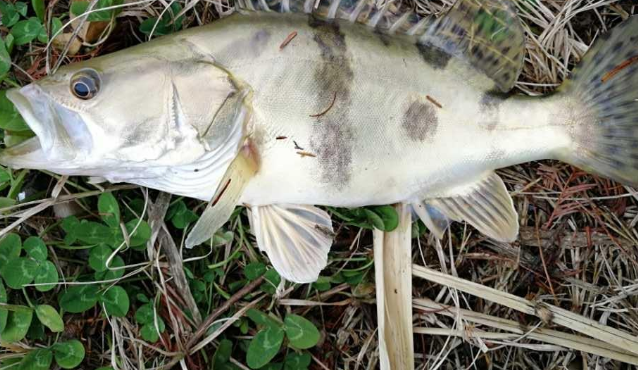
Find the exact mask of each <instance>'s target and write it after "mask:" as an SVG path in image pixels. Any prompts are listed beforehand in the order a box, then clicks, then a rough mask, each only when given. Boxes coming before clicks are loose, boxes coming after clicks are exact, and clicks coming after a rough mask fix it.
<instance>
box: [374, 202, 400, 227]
mask: <svg viewBox="0 0 638 370" xmlns="http://www.w3.org/2000/svg"><path fill="white" fill-rule="evenodd" d="M372 210H373V211H374V213H376V214H377V215H379V216H380V217H381V219H382V220H383V227H384V228H383V229H381V230H383V231H392V230H394V229H396V228H397V226H399V214H398V213H397V211H396V209H394V207H392V206H378V207H373V208H372Z"/></svg>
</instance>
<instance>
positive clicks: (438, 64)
mask: <svg viewBox="0 0 638 370" xmlns="http://www.w3.org/2000/svg"><path fill="white" fill-rule="evenodd" d="M416 47H417V49H419V54H420V55H421V58H423V60H424V61H425V62H426V63H428V64H429V65H431V66H432V67H433V68H434V69H444V68H445V67H446V66H447V64H448V63H449V62H450V58H452V56H451V55H450V54H449V53H447V52H445V50H443V49H441V48H439V47H437V46H434V45H432V44H424V43H421V42H417V43H416Z"/></svg>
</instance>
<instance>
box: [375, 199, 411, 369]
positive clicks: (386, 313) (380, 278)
mask: <svg viewBox="0 0 638 370" xmlns="http://www.w3.org/2000/svg"><path fill="white" fill-rule="evenodd" d="M396 210H397V212H398V214H399V226H398V227H397V229H396V230H394V231H392V232H389V233H385V232H383V231H380V230H374V235H373V238H374V239H373V241H374V266H375V277H376V289H377V320H378V321H379V359H380V367H381V370H393V369H401V370H413V369H414V341H413V332H412V331H413V329H412V220H411V215H410V212H409V208H408V206H406V205H403V204H400V205H397V206H396Z"/></svg>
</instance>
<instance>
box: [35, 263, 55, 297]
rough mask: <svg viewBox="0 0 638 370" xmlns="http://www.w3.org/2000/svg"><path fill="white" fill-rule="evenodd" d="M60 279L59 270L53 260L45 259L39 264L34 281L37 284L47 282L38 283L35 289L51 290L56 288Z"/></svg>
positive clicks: (41, 290)
mask: <svg viewBox="0 0 638 370" xmlns="http://www.w3.org/2000/svg"><path fill="white" fill-rule="evenodd" d="M58 279H59V276H58V270H57V269H56V268H55V265H54V264H53V262H51V261H44V262H42V263H40V265H39V266H38V269H37V271H36V274H35V279H34V280H33V282H34V283H36V284H46V285H36V286H35V289H37V290H38V291H40V292H48V291H49V290H51V289H53V288H55V286H56V285H57V283H58Z"/></svg>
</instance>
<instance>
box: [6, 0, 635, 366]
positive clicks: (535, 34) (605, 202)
mask: <svg viewBox="0 0 638 370" xmlns="http://www.w3.org/2000/svg"><path fill="white" fill-rule="evenodd" d="M453 2H454V1H453V0H439V1H428V0H419V1H417V4H416V5H417V8H418V10H419V11H420V12H421V13H423V14H434V15H440V14H442V13H444V12H445V10H446V9H447V8H449V7H450V6H451V5H452V3H453ZM180 3H182V5H183V8H184V11H183V13H184V14H185V15H186V21H185V24H187V25H189V27H192V26H196V25H199V24H205V23H208V22H211V21H214V20H215V19H217V18H219V17H222V16H225V15H228V14H230V12H231V10H230V6H229V4H228V3H226V2H224V1H209V0H187V1H184V2H181V1H180ZM624 3H628V2H627V1H601V0H526V1H523V0H520V2H519V3H518V6H519V11H520V16H521V18H522V20H523V21H524V23H525V28H526V30H527V51H528V52H527V56H526V64H525V68H524V70H523V74H522V76H521V78H520V81H519V83H518V85H517V88H518V90H519V91H520V92H521V93H528V94H537V93H546V92H550V91H552V90H553V89H554V88H556V87H557V86H558V85H559V84H560V83H561V81H562V80H564V79H565V78H566V77H567V76H568V75H569V70H570V69H571V68H572V67H573V66H574V64H575V63H577V62H578V61H579V60H580V58H581V57H582V56H583V54H584V53H585V51H586V50H587V49H588V46H589V45H591V43H592V41H593V40H594V39H595V38H596V37H597V36H598V35H599V34H600V33H601V32H604V31H605V30H607V29H609V28H611V27H613V26H614V25H616V24H618V23H619V22H620V21H621V20H622V19H625V18H627V17H628V16H629V15H630V14H634V13H635V12H636V11H637V10H638V6H632V5H624ZM168 4H169V2H168V1H164V0H147V1H129V4H127V5H126V7H125V10H124V11H123V12H122V13H121V14H120V16H119V17H120V18H119V19H118V22H117V26H115V27H108V28H106V29H105V31H104V32H103V34H102V35H98V37H96V39H95V40H93V41H92V42H91V44H92V45H94V47H92V48H84V49H81V51H80V53H78V54H76V55H73V56H71V55H66V56H65V57H62V56H61V55H60V54H59V53H58V52H57V51H56V50H55V49H53V48H49V49H48V50H47V52H46V53H44V52H43V50H42V49H40V50H38V49H34V50H31V52H29V53H27V54H26V55H24V57H23V59H22V62H21V63H19V67H20V68H21V69H24V70H25V73H23V74H18V77H19V78H20V79H21V82H22V83H28V82H29V80H30V78H36V79H37V78H39V77H41V76H43V75H44V74H46V73H47V70H51V69H55V67H56V66H57V65H59V64H62V63H69V62H74V61H77V60H82V59H85V58H91V57H93V56H96V55H101V54H104V53H107V52H110V51H113V50H116V49H121V48H123V47H126V46H128V45H130V44H134V43H137V42H139V41H141V39H142V38H143V37H142V36H140V34H139V33H138V32H135V30H136V27H137V23H139V22H140V21H142V20H144V19H146V18H148V17H149V16H157V15H159V14H162V12H163V11H165V9H166V7H167V5H168ZM49 7H50V12H49V16H50V15H51V14H59V13H61V12H64V11H66V10H67V9H68V4H67V3H66V2H62V1H59V2H56V1H55V0H54V1H53V2H52V3H51V5H50V6H49ZM85 46H87V45H85ZM72 47H73V45H71V44H69V48H66V49H67V51H68V50H69V49H71V50H72ZM500 174H501V175H502V177H503V178H504V180H505V182H506V184H507V185H508V187H509V188H510V190H511V191H512V195H513V197H514V201H515V205H516V208H517V210H518V211H519V214H520V215H521V220H520V221H521V224H522V225H523V227H522V234H521V238H520V240H519V241H518V242H516V243H513V244H511V245H503V244H494V243H492V242H490V241H489V240H486V239H485V238H483V237H482V236H481V235H479V234H477V233H476V232H474V231H472V230H470V229H469V228H466V227H464V226H463V225H460V224H456V225H454V227H453V230H452V232H451V233H450V234H448V236H447V237H446V238H445V239H444V240H442V241H441V243H432V242H430V241H429V240H428V238H427V237H422V238H420V239H419V240H416V239H415V242H414V248H413V255H414V261H415V263H416V264H419V265H424V266H428V267H430V268H432V269H434V270H437V271H441V272H443V273H445V274H448V275H451V276H454V277H459V278H462V279H465V280H468V281H472V282H475V283H479V284H482V285H484V286H486V287H489V288H492V289H494V290H497V291H502V292H507V293H510V294H512V295H515V296H518V297H521V298H524V299H526V300H527V301H529V302H533V303H534V304H535V305H536V306H535V307H537V308H538V311H534V312H527V313H525V312H521V311H518V310H515V309H512V308H508V307H507V306H504V305H501V304H497V303H494V302H492V301H489V300H486V299H484V298H481V293H480V291H479V292H478V293H475V294H473V295H471V294H468V293H466V292H463V291H462V290H457V289H454V288H451V287H448V286H445V285H439V284H436V283H433V282H430V281H426V280H420V279H416V280H415V281H414V284H413V290H414V295H415V297H418V300H417V301H416V302H417V303H416V309H415V315H414V324H415V326H416V327H419V329H418V330H417V331H418V332H421V333H427V334H417V335H416V336H415V340H414V342H415V353H416V363H417V368H419V369H464V368H479V369H570V370H576V369H621V368H624V369H627V368H636V366H635V365H621V362H620V361H619V360H618V359H622V358H624V359H625V360H626V361H630V360H628V359H634V360H632V361H630V362H633V363H636V360H635V358H636V354H635V352H634V353H633V354H632V353H630V352H627V349H626V348H618V347H614V348H612V349H609V348H608V349H607V350H608V351H612V352H613V354H614V356H615V358H616V360H613V359H611V358H610V357H609V356H611V357H613V356H612V355H611V354H610V353H612V352H600V351H599V352H598V353H599V354H600V353H607V354H608V357H605V356H599V355H595V354H591V353H588V352H583V347H582V346H581V347H578V346H577V345H574V344H573V343H572V342H574V341H575V342H578V339H575V338H574V337H573V336H570V335H571V334H574V332H573V331H572V330H570V328H569V327H564V326H561V325H559V324H557V323H556V321H555V317H554V314H552V313H551V311H547V312H545V311H543V307H545V306H544V305H551V306H552V307H557V308H562V309H564V310H566V312H571V313H576V314H580V315H582V316H583V317H586V318H588V319H590V320H593V321H596V322H598V323H599V324H601V325H603V326H609V327H612V328H615V329H618V330H622V331H623V332H626V333H629V334H630V335H633V336H636V335H638V312H636V307H638V295H637V292H638V261H637V258H636V255H637V253H636V248H637V247H638V232H637V231H636V225H637V224H638V194H637V193H636V192H635V190H633V189H630V188H628V187H623V186H620V185H618V184H615V183H612V182H610V181H608V180H605V179H602V178H597V177H594V176H591V175H587V174H585V173H583V172H582V171H579V170H578V169H576V168H573V167H571V166H568V165H565V164H562V163H556V162H551V163H550V162H538V163H531V164H526V165H521V166H516V167H512V168H508V169H504V170H502V171H500ZM65 181H66V179H65V178H60V179H59V182H58V183H57V186H56V187H55V188H56V191H58V192H59V193H60V194H59V195H57V197H56V196H54V197H53V198H50V199H45V200H42V201H38V202H37V203H35V204H29V205H23V206H22V207H20V208H19V209H16V208H11V209H9V211H11V212H12V214H11V216H10V217H9V216H5V219H8V220H9V221H16V220H17V221H18V222H14V223H13V224H11V222H7V223H6V224H5V226H9V225H12V226H9V227H19V228H20V230H21V231H22V232H25V233H28V232H31V231H33V230H43V229H44V228H46V227H48V226H49V225H51V224H53V223H54V222H56V220H55V219H54V218H53V215H52V214H50V213H46V212H45V213H44V216H42V214H41V215H40V216H33V215H34V214H35V213H36V211H38V212H40V211H42V210H43V209H45V208H47V207H50V206H52V205H53V204H57V203H66V202H72V203H75V204H80V205H84V204H83V203H82V201H81V200H82V199H83V198H85V197H89V196H94V195H95V194H96V193H97V191H95V190H94V189H93V188H90V189H86V188H81V187H78V186H72V185H69V183H68V182H67V183H65ZM51 184H52V187H53V185H55V180H54V181H53V182H52V183H51ZM85 186H87V187H88V186H90V185H85ZM144 195H145V199H146V202H147V206H148V207H147V209H148V213H149V215H150V218H151V220H153V221H152V222H151V223H152V225H153V230H154V234H153V235H154V238H155V240H156V242H155V243H152V244H150V246H149V248H148V251H147V256H146V257H147V260H146V261H144V262H140V263H138V264H135V265H132V264H131V265H129V266H128V268H127V274H126V275H125V279H126V278H133V277H135V276H142V277H143V278H144V282H143V285H144V288H145V289H146V291H147V292H153V293H154V294H151V296H154V297H155V298H156V299H157V300H159V301H161V307H162V312H161V315H162V317H164V318H165V321H166V323H167V326H168V331H167V335H164V336H162V338H161V340H160V342H159V343H157V344H155V345H149V344H147V343H145V342H143V341H141V340H140V339H139V335H138V332H137V329H136V327H135V324H134V323H133V322H132V321H131V320H130V319H129V318H121V319H109V320H106V319H105V318H104V317H101V316H99V314H98V312H97V311H96V312H92V313H90V314H88V315H85V316H83V317H73V318H70V319H68V320H67V332H66V333H65V334H64V335H66V336H70V337H73V336H75V337H83V338H85V343H86V344H87V348H88V349H89V350H90V353H89V356H88V360H87V362H86V368H92V367H97V366H101V365H104V364H106V363H109V362H110V361H111V359H114V358H115V357H117V358H119V359H120V360H121V362H119V366H120V368H122V369H138V368H142V366H143V364H145V366H146V368H149V366H150V367H153V368H172V367H175V368H184V369H186V368H189V369H201V368H203V367H202V364H203V358H202V356H201V354H193V355H190V356H189V355H187V356H185V355H184V353H189V352H190V353H192V351H191V350H193V349H200V348H203V347H204V345H208V347H206V350H205V351H203V352H207V353H209V354H210V353H212V352H213V350H214V348H215V347H216V346H217V343H218V342H217V337H218V336H219V335H220V334H221V333H224V332H225V333H226V334H227V335H229V336H230V337H231V338H235V339H236V340H238V341H240V340H242V339H244V338H246V336H243V335H241V334H239V333H237V331H236V330H234V329H233V330H234V331H231V330H230V329H228V330H227V328H228V327H229V326H230V323H232V322H231V321H228V320H229V318H231V319H233V318H238V317H240V316H241V315H242V313H243V312H244V310H245V309H247V308H249V307H253V306H255V307H256V306H257V305H258V306H259V307H262V308H263V309H269V310H270V311H271V312H272V313H273V314H274V315H278V316H282V315H284V314H285V313H286V312H289V311H292V312H295V313H298V314H301V315H305V316H307V317H312V318H313V320H314V321H315V322H317V323H318V324H319V325H320V326H321V329H322V334H323V339H322V343H321V345H320V346H319V347H318V348H316V349H314V350H313V356H314V359H313V365H312V366H313V367H312V368H313V369H375V368H376V367H377V366H378V344H377V338H376V328H377V321H376V309H375V301H374V299H375V297H374V285H373V281H372V278H373V275H374V274H373V272H371V270H370V263H369V262H370V257H371V254H372V237H371V234H372V233H371V232H370V231H365V230H359V229H357V228H352V227H348V226H345V225H340V227H339V236H338V240H337V243H336V245H335V247H334V248H333V249H334V252H333V254H332V256H333V259H332V263H331V265H330V267H329V269H328V271H326V272H325V273H324V274H323V275H325V276H329V275H332V274H334V273H337V272H348V273H352V274H354V272H357V271H359V272H361V271H363V272H365V273H364V274H363V275H364V276H363V277H362V280H361V282H360V283H358V284H348V283H339V284H334V285H333V286H332V288H331V289H330V290H328V291H325V292H322V293H319V292H317V291H316V290H313V289H311V288H310V287H309V286H291V285H290V284H286V285H285V286H280V287H279V289H278V292H277V294H275V296H272V297H271V296H267V295H264V294H262V293H259V292H258V291H253V289H254V288H256V285H252V284H251V285H248V286H247V287H248V288H247V289H242V290H240V291H239V292H238V293H236V294H235V296H233V297H232V298H231V299H230V300H227V299H225V298H224V297H222V296H220V295H217V296H214V297H211V303H210V304H209V306H208V309H207V310H206V309H205V310H203V312H201V317H200V316H198V315H197V314H187V313H186V312H187V311H188V312H196V311H197V309H196V308H195V307H193V306H194V303H193V301H192V296H191V294H190V293H189V291H188V289H187V288H188V286H187V285H186V287H184V281H185V280H184V279H185V278H184V277H183V276H182V275H181V274H180V272H179V271H178V270H176V269H175V267H176V266H181V265H180V262H181V258H182V257H181V253H180V250H181V249H180V248H181V247H180V246H181V245H182V244H183V240H180V239H179V238H178V237H176V238H171V237H170V236H175V234H174V233H173V234H172V235H171V234H169V233H168V232H167V227H166V225H165V223H164V221H163V217H162V215H163V212H166V205H167V203H166V202H168V200H167V199H165V198H162V197H161V196H160V197H159V198H156V197H155V193H152V194H151V195H152V196H150V197H146V193H144ZM192 204H195V203H192ZM241 227H242V225H241V218H238V219H236V221H235V223H234V224H232V225H231V226H230V227H229V229H230V230H232V231H235V232H236V233H237V232H238V230H239V229H241ZM7 231H8V229H4V230H3V231H2V233H5V232H7ZM236 240H237V241H238V243H239V244H238V246H237V245H235V243H233V244H227V245H224V246H221V247H218V248H216V249H215V250H214V251H212V252H210V253H212V254H211V255H207V256H204V257H197V256H195V255H188V256H185V257H184V258H187V259H188V260H187V261H186V266H193V265H195V264H198V263H203V262H202V261H198V259H202V258H203V261H206V262H207V263H213V264H217V265H218V266H219V267H220V268H221V269H222V271H223V273H224V274H225V277H224V281H227V282H232V281H236V280H239V279H240V278H241V277H240V271H241V268H243V266H245V265H246V264H247V263H249V262H252V261H256V260H258V259H259V257H258V256H257V254H256V252H255V249H254V246H252V245H251V244H250V242H249V241H247V240H246V239H245V238H244V237H243V236H241V238H239V237H238V238H237V239H236ZM236 248H240V249H241V252H242V256H241V257H240V258H239V259H229V257H230V256H231V254H232V253H233V252H234V251H235V250H236ZM197 252H200V253H201V254H206V253H208V252H206V251H197ZM210 253H209V254H210ZM58 266H59V268H60V270H61V271H62V272H64V274H65V276H71V275H73V273H74V271H72V270H70V269H71V267H72V264H68V263H65V262H64V261H61V262H59V263H58ZM238 276H239V277H238ZM229 301H231V302H234V301H237V302H238V305H236V306H232V305H224V302H229ZM426 303H427V304H426ZM231 306H232V307H231ZM189 308H190V309H189ZM497 318H498V319H501V321H499V320H497ZM490 320H492V321H490ZM203 321H205V322H207V323H209V324H210V323H213V322H214V323H215V324H216V325H217V326H215V330H212V331H208V332H206V331H203V332H202V331H201V330H199V331H198V329H201V328H202V327H206V326H202V324H201V323H202V322H203ZM224 323H228V325H224V326H219V325H222V324H224ZM517 325H518V326H517ZM580 331H581V332H582V330H580ZM556 333H558V334H556ZM561 333H562V334H561ZM251 334H254V333H249V335H251ZM543 335H554V337H558V338H559V340H554V341H549V340H547V337H543ZM107 337H109V338H110V340H111V341H112V342H111V343H108V341H107ZM560 340H563V342H561V341H560ZM570 340H571V341H572V342H570ZM561 343H562V344H561ZM589 344H590V345H592V344H591V343H589ZM21 351H23V348H10V349H8V350H5V351H4V353H3V354H2V355H0V356H5V357H6V356H10V355H12V354H13V353H20V352H21ZM623 356H625V357H623ZM233 361H235V362H236V364H237V365H238V366H240V368H246V367H245V366H244V365H241V363H243V358H236V359H234V360H233Z"/></svg>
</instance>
